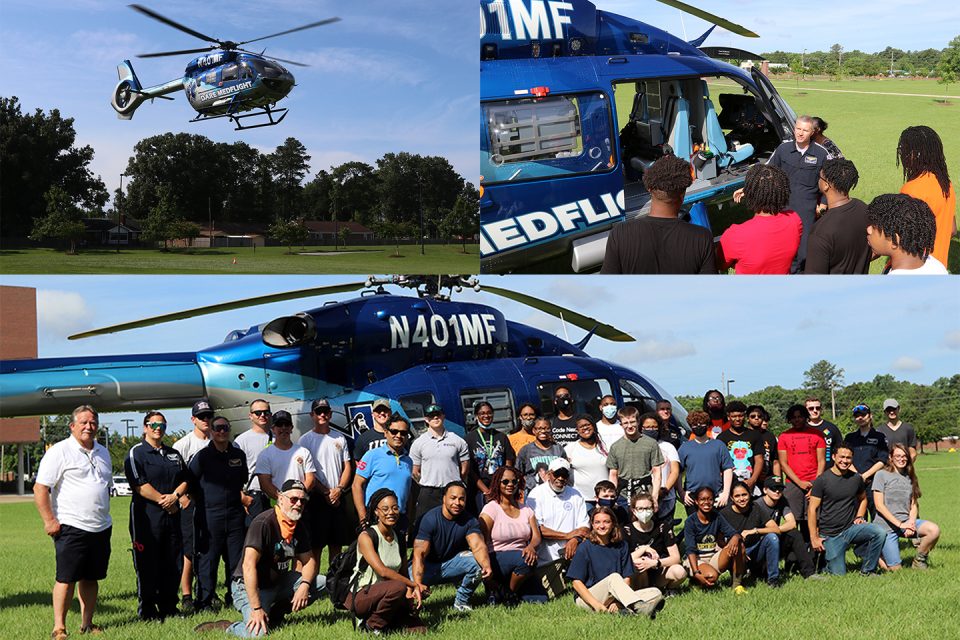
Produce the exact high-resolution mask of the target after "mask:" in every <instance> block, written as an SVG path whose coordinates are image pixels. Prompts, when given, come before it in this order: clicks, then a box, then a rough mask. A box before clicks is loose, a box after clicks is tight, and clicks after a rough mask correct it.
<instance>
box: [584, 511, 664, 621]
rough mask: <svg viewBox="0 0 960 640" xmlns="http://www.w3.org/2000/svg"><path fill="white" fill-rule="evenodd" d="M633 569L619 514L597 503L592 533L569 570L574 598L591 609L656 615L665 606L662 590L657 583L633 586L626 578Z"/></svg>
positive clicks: (591, 524)
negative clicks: (638, 588) (650, 585)
mask: <svg viewBox="0 0 960 640" xmlns="http://www.w3.org/2000/svg"><path fill="white" fill-rule="evenodd" d="M633 573H634V569H633V561H632V560H631V559H630V550H629V549H628V548H627V543H626V541H625V540H624V539H623V534H622V532H621V529H620V527H619V526H617V517H616V515H614V513H613V511H612V510H610V509H609V508H607V507H597V508H596V509H594V510H593V513H592V514H591V517H590V535H589V537H588V538H587V539H586V540H584V541H583V543H582V544H581V545H580V546H579V547H577V553H576V554H575V555H574V556H573V560H572V561H571V562H570V568H569V569H568V570H567V578H569V579H570V580H572V582H573V590H574V591H575V592H576V595H575V596H574V602H576V604H577V606H578V607H580V608H581V609H587V610H588V611H590V610H592V611H607V612H609V613H621V614H624V615H632V614H640V615H647V616H650V617H651V618H654V617H655V616H656V615H657V611H659V610H660V609H662V608H663V594H662V593H661V592H660V590H659V589H657V588H655V587H651V588H648V589H640V590H636V591H635V590H634V589H632V588H631V587H630V585H629V584H628V583H627V580H626V579H627V578H629V577H630V576H632V575H633Z"/></svg>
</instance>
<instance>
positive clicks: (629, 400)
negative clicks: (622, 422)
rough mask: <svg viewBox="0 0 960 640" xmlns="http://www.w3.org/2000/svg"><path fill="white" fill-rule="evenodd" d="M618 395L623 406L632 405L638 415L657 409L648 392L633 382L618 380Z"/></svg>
mask: <svg viewBox="0 0 960 640" xmlns="http://www.w3.org/2000/svg"><path fill="white" fill-rule="evenodd" d="M620 395H622V396H623V404H624V405H628V404H629V405H633V406H635V407H636V408H637V410H639V411H640V413H644V412H646V411H655V410H656V408H657V401H656V400H655V399H654V398H653V397H651V394H650V392H649V391H647V390H646V389H643V388H641V387H640V385H638V384H637V383H636V382H634V381H633V380H622V379H621V380H620Z"/></svg>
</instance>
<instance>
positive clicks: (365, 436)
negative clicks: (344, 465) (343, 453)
mask: <svg viewBox="0 0 960 640" xmlns="http://www.w3.org/2000/svg"><path fill="white" fill-rule="evenodd" d="M370 412H371V413H372V414H373V428H372V429H367V430H366V431H364V432H363V433H361V434H360V436H359V437H358V438H357V439H356V440H354V442H353V463H354V464H356V463H357V462H359V461H360V459H361V458H362V457H363V454H365V453H366V452H368V451H370V450H371V449H377V448H379V447H384V446H386V444H387V440H386V438H387V424H389V423H390V416H391V415H393V409H392V408H391V407H390V401H389V400H387V399H386V398H377V399H376V400H374V401H373V406H372V407H371V410H370Z"/></svg>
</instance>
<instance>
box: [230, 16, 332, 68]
mask: <svg viewBox="0 0 960 640" xmlns="http://www.w3.org/2000/svg"><path fill="white" fill-rule="evenodd" d="M334 22H340V18H327V19H326V20H319V21H317V22H311V23H310V24H305V25H303V26H300V27H294V28H293V29H287V30H286V31H280V32H278V33H271V34H270V35H269V36H260V37H259V38H254V39H253V40H244V41H243V42H238V43H237V45H245V44H249V43H251V42H258V41H260V40H266V39H267V38H276V37H277V36H283V35H286V34H288V33H294V32H296V31H303V30H305V29H313V28H314V27H320V26H323V25H325V24H332V23H334ZM277 59H278V60H279V58H277Z"/></svg>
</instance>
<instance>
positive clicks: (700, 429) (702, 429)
mask: <svg viewBox="0 0 960 640" xmlns="http://www.w3.org/2000/svg"><path fill="white" fill-rule="evenodd" d="M691 428H692V429H693V435H695V436H697V437H698V438H702V437H703V436H704V435H705V434H706V433H707V425H705V424H704V425H700V426H697V427H691Z"/></svg>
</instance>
